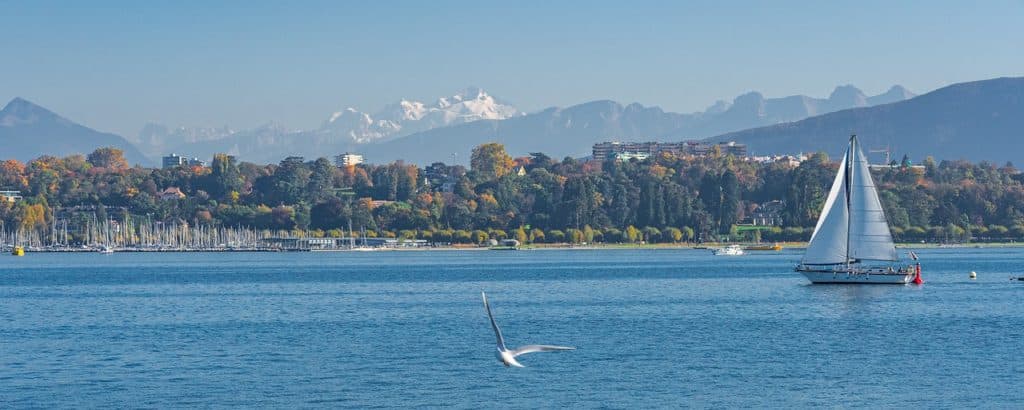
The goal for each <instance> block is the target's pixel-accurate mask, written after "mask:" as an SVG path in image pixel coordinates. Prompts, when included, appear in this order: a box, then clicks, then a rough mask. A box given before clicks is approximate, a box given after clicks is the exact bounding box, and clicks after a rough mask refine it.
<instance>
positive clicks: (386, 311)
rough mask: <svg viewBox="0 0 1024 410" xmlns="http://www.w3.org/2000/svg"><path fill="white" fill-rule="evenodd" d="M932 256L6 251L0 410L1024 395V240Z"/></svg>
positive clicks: (898, 403)
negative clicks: (839, 277) (854, 270)
mask: <svg viewBox="0 0 1024 410" xmlns="http://www.w3.org/2000/svg"><path fill="white" fill-rule="evenodd" d="M918 253H919V254H920V256H921V258H922V261H923V266H924V278H925V280H926V281H927V283H926V284H925V285H923V286H913V285H910V286H863V285H861V286H857V285H810V284H809V283H808V282H807V281H806V280H805V279H804V278H803V277H802V276H800V275H799V274H796V273H794V272H792V266H793V265H794V264H795V263H796V262H797V261H798V260H799V258H800V252H799V251H783V252H757V253H748V255H745V256H741V257H721V256H720V257H715V256H711V255H710V254H709V252H708V251H701V250H649V249H647V250H536V251H520V252H494V251H481V252H459V251H429V252H353V253H216V254H215V253H207V254H203V253H191V254H185V253H181V254H175V253H167V254H127V253H125V254H114V255H101V254H29V255H28V256H25V257H22V258H15V257H10V256H0V262H2V263H0V403H3V407H44V408H50V407H190V406H201V407H209V406H242V407H288V408H294V407H347V406H353V407H397V406H401V407H409V406H454V407H461V408H480V407H517V408H536V407H562V406H573V407H604V408H636V407H666V406H695V407H811V406H840V407H949V408H960V407H977V406H981V407H1003V408H1007V407H1011V408H1020V407H1022V406H1024V357H1022V355H1024V339H1022V336H1024V304H1022V303H1021V302H1022V298H1024V283H1022V282H1011V281H1009V280H1008V277H1009V276H1010V275H1016V274H1021V273H1022V272H1024V250H1022V249H932V250H921V251H919V252H918ZM972 270H973V271H977V272H978V279H977V280H973V281H972V280H970V279H968V272H970V271H972ZM481 290H485V291H487V292H488V296H489V298H490V299H491V303H492V307H493V309H494V313H495V315H496V318H497V320H498V323H499V324H500V325H501V327H502V330H503V332H504V333H505V338H506V340H507V341H508V342H509V344H510V345H513V346H517V345H520V344H534V343H546V344H563V345H571V346H576V347H577V348H578V350H575V351H570V352H555V353H535V354H530V355H526V356H522V357H521V359H522V360H521V361H522V363H523V364H524V365H526V366H527V367H526V368H523V369H515V368H511V369H509V368H505V367H503V366H501V364H500V363H498V362H497V360H496V359H495V358H494V337H493V333H492V332H491V329H490V326H489V324H488V322H487V316H486V313H485V312H484V310H483V306H482V303H481V301H480V291H481Z"/></svg>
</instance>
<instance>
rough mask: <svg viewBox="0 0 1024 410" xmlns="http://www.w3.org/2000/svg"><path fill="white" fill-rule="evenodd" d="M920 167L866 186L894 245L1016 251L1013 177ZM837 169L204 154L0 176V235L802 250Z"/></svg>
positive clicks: (701, 161) (993, 169) (492, 149)
mask: <svg viewBox="0 0 1024 410" xmlns="http://www.w3.org/2000/svg"><path fill="white" fill-rule="evenodd" d="M922 165H923V167H913V166H909V164H908V161H904V163H902V164H896V165H894V166H891V167H885V168H884V169H880V170H875V171H874V172H873V177H874V178H875V181H876V185H877V186H878V187H879V190H880V197H881V200H882V203H883V206H884V207H885V210H886V214H887V217H888V219H889V224H890V226H891V227H892V230H893V233H894V235H895V236H896V239H897V240H900V241H914V242H917V241H931V242H959V241H967V240H971V239H975V240H988V241H1010V240H1020V239H1022V238H1024V185H1022V178H1024V177H1022V174H1021V173H1020V172H1018V171H1017V170H1016V169H1015V168H1014V167H1013V165H1012V164H1006V165H1003V166H996V165H994V164H991V163H986V162H981V163H976V164H975V163H969V162H966V161H942V162H940V163H936V161H934V160H932V159H931V158H928V159H926V160H925V161H924V162H923V164H922ZM837 167H838V164H837V163H835V162H833V161H831V160H830V159H829V158H828V156H827V155H825V154H822V153H818V154H813V155H811V156H810V157H809V158H808V159H807V160H805V161H803V162H801V163H800V164H799V165H798V166H794V165H792V164H789V163H783V162H776V163H761V162H754V161H749V160H744V159H741V158H735V157H733V156H730V155H722V154H721V153H719V152H717V151H716V152H712V153H711V154H709V155H706V156H686V155H681V156H677V155H673V154H671V153H661V154H659V155H656V156H653V157H651V158H648V159H645V160H636V159H633V160H629V161H614V160H608V161H603V162H602V161H579V160H576V159H573V158H565V159H562V160H556V159H553V158H550V157H548V156H546V155H544V154H543V153H533V154H531V155H529V156H526V157H521V158H512V157H511V156H509V155H508V154H507V153H506V152H505V149H504V147H503V146H502V145H500V144H497V143H489V144H483V145H481V146H478V147H476V148H475V149H474V150H473V154H472V156H471V161H470V167H469V168H466V167H464V166H461V165H450V164H444V163H441V162H438V163H434V164H431V165H429V166H427V167H423V168H420V167H417V166H414V165H410V164H405V163H402V162H394V163H390V164H379V165H374V164H359V165H356V166H346V167H338V166H335V165H334V164H332V163H331V162H330V161H329V160H327V159H326V158H318V159H315V160H311V161H307V160H305V159H303V158H298V157H289V158H286V159H284V160H282V161H281V162H280V163H278V164H267V165H261V164H253V163H248V162H238V161H237V160H236V159H235V158H234V157H231V156H228V155H223V154H219V155H216V156H215V157H214V158H213V160H212V162H211V164H210V166H209V167H199V166H195V167H191V166H180V167H175V168H168V169H151V168H142V167H130V166H128V164H127V162H126V161H125V160H124V157H123V153H122V152H121V151H120V150H118V149H115V148H101V149H98V150H96V151H94V152H93V153H91V154H89V155H87V156H82V155H72V156H68V157H64V158H57V157H52V156H44V157H40V158H37V159H35V160H33V161H30V162H28V163H21V162H19V161H15V160H7V161H4V162H2V163H0V189H3V190H15V191H20V192H21V195H22V196H23V197H24V198H23V199H22V200H19V201H14V202H12V201H8V200H4V201H0V221H2V224H3V229H4V230H5V231H10V230H15V229H17V230H25V231H39V232H43V231H46V230H47V229H52V227H53V226H54V225H55V223H54V222H55V221H56V220H59V221H61V223H62V226H65V225H67V226H71V227H72V228H71V231H72V237H74V232H75V228H74V227H76V226H79V225H81V224H82V223H84V222H83V221H96V220H108V219H110V220H122V219H124V218H126V217H131V218H146V219H147V220H156V221H163V222H165V223H175V224H184V225H191V226H211V227H245V228H251V229H266V230H278V231H302V232H303V234H308V235H312V236H334V237H340V236H346V235H348V229H349V227H350V226H351V227H353V228H354V230H356V231H359V232H361V233H363V234H365V235H367V236H386V237H400V238H407V239H413V238H417V239H426V240H429V241H435V242H454V243H484V242H487V241H488V240H490V239H505V238H515V239H518V240H520V241H521V242H556V243H564V242H572V243H581V242H609V243H637V242H652V243H657V242H695V241H714V240H763V241H799V240H807V239H808V238H809V236H810V234H811V232H812V230H813V226H814V224H815V222H816V220H817V217H818V214H819V212H820V209H821V206H822V204H823V203H824V200H825V196H826V195H827V193H828V189H829V186H830V184H831V183H832V179H833V178H834V175H835V172H836V169H837ZM169 188H177V189H178V190H180V191H181V192H182V193H183V194H184V197H181V196H180V195H177V194H175V193H173V192H171V193H168V192H167V190H168V189H169ZM769 201H782V203H783V204H784V205H783V206H782V208H781V210H780V212H779V215H778V216H779V217H780V218H781V220H782V226H772V227H759V228H757V229H749V227H747V226H745V225H744V224H745V222H747V219H748V217H750V216H751V215H752V214H753V213H754V212H755V211H756V209H757V207H758V206H759V205H760V204H763V203H767V202H769ZM357 234H358V233H357ZM78 240H81V238H78Z"/></svg>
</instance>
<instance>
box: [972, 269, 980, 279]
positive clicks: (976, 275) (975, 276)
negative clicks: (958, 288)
mask: <svg viewBox="0 0 1024 410" xmlns="http://www.w3.org/2000/svg"><path fill="white" fill-rule="evenodd" d="M977 277H978V274H977V273H974V271H973V270H972V271H971V279H976V278H977Z"/></svg>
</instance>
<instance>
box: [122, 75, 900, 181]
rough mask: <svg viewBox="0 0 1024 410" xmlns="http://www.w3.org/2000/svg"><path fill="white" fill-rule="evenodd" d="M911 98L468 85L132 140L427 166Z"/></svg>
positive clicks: (709, 132) (259, 157)
mask: <svg viewBox="0 0 1024 410" xmlns="http://www.w3.org/2000/svg"><path fill="white" fill-rule="evenodd" d="M913 96H914V94H913V93H911V92H910V91H908V90H906V89H905V88H903V87H901V86H893V87H892V88H891V89H890V90H889V91H888V92H886V93H884V94H881V95H877V96H872V97H868V96H866V95H864V93H863V92H861V91H860V90H859V89H857V88H856V87H853V86H849V85H847V86H841V87H837V88H836V89H835V91H833V92H832V94H831V95H830V96H829V97H828V98H813V97H808V96H803V95H796V96H790V97H783V98H766V97H764V96H763V95H762V94H760V93H757V92H751V93H747V94H744V95H741V96H739V97H737V98H736V99H734V100H733V101H732V102H724V101H719V102H717V103H715V104H714V105H712V106H711V107H709V108H708V109H707V110H705V111H703V112H697V113H689V114H680V113H671V112H665V111H663V110H661V109H660V108H658V107H645V106H643V105H640V104H635V103H634V104H629V105H625V106H624V105H621V104H619V103H617V102H614V101H607V100H601V101H592V102H588V103H583V104H579V105H574V106H570V107H566V108H559V107H552V108H548V109H545V110H541V111H538V112H534V113H529V114H524V113H523V112H521V111H520V110H519V109H517V108H516V107H514V106H512V105H511V104H508V103H506V102H503V101H502V100H500V99H497V98H495V97H493V96H491V95H490V94H488V93H487V92H486V91H484V90H482V89H479V88H475V87H471V88H468V89H466V90H463V91H460V92H458V93H456V94H454V95H452V96H449V97H443V98H439V99H437V101H435V102H434V103H431V104H425V103H422V102H418V101H409V100H401V101H398V102H396V103H394V104H390V105H388V106H386V107H384V108H383V109H381V110H379V111H377V112H376V113H374V114H368V113H366V112H363V111H359V110H357V109H355V108H346V109H344V110H341V111H338V112H335V113H333V114H331V115H330V116H329V117H328V119H327V120H325V121H324V122H323V123H322V124H321V125H320V127H319V128H317V129H313V130H306V131H291V130H287V129H285V128H283V127H280V126H274V125H268V126H264V127H260V128H257V129H254V130H246V131H237V132H236V131H230V132H228V131H229V129H227V128H223V129H222V130H224V132H223V133H222V135H220V136H219V137H216V138H207V137H206V136H208V135H210V134H211V133H210V132H209V129H183V128H179V129H177V130H178V131H176V132H173V133H170V134H168V135H166V136H165V137H163V138H152V133H151V132H150V131H151V130H152V129H154V128H160V127H162V126H155V125H148V126H147V127H146V128H145V129H144V130H143V132H141V133H140V135H139V137H138V138H136V141H139V143H140V146H141V147H142V149H143V151H144V152H146V153H148V154H150V155H160V154H159V152H164V153H166V152H176V153H179V154H184V155H188V156H199V157H201V158H204V157H209V156H211V155H213V153H216V152H227V153H230V154H233V155H237V156H239V157H241V158H244V159H246V160H248V161H253V162H259V163H262V162H276V161H277V160H279V159H280V158H283V157H285V156H288V155H300V156H306V157H318V156H325V155H326V156H330V155H332V154H336V153H341V152H345V151H355V152H360V153H363V154H364V155H365V156H366V157H367V158H369V159H371V160H372V161H375V162H388V161H393V160H398V159H402V160H405V161H408V162H413V163H419V164H428V163H430V162H434V161H448V162H451V161H452V160H453V158H454V161H456V162H460V163H465V162H467V161H468V158H469V156H468V153H469V151H470V150H471V149H472V147H473V146H476V145H479V144H481V143H484V142H489V141H500V142H502V143H504V144H505V145H506V147H507V148H508V150H509V151H510V152H513V153H515V154H517V155H519V154H525V153H528V152H534V151H544V152H547V153H549V154H550V155H552V156H557V157H561V156H566V155H570V156H582V155H586V154H587V153H588V152H589V151H590V146H591V145H593V144H594V143H595V142H600V141H605V140H608V139H617V140H631V139H665V138H668V139H673V140H680V139H697V138H704V137H709V136H713V135H717V134H720V133H724V132H729V131H736V130H742V129H746V128H750V127H756V126H763V125H769V124H777V123H781V122H786V121H795V120H800V119H804V118H807V117H810V116H813V115H817V114H821V113H826V112H832V111H836V110H840V109H846V108H853V107H863V106H871V105H875V104H884V103H888V102H893V101H901V100H904V99H906V98H911V97H913ZM160 129H166V127H162V128H160ZM147 141H148V142H147ZM154 141H156V142H160V143H159V144H154ZM460 153H461V154H460Z"/></svg>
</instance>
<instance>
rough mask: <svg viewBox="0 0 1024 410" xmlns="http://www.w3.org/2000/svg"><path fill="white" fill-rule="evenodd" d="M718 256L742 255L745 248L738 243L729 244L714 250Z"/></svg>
mask: <svg viewBox="0 0 1024 410" xmlns="http://www.w3.org/2000/svg"><path fill="white" fill-rule="evenodd" d="M712 252H713V253H714V254H715V255H717V256H740V255H743V248H741V247H739V246H738V245H729V246H726V247H724V248H718V249H715V250H714V251H712Z"/></svg>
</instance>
